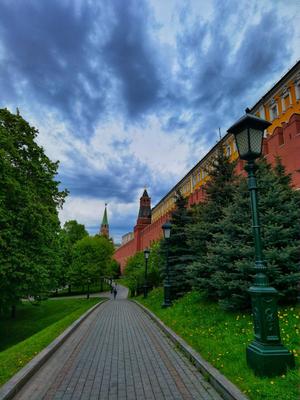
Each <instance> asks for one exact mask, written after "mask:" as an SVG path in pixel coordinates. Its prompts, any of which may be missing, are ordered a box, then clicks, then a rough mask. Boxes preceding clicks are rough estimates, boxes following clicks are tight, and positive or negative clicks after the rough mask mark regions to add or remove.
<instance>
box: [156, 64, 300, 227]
mask: <svg viewBox="0 0 300 400" xmlns="http://www.w3.org/2000/svg"><path fill="white" fill-rule="evenodd" d="M250 112H251V113H252V114H255V115H257V116H258V117H260V118H263V119H266V120H268V121H270V122H272V125H271V126H270V127H269V128H268V129H267V131H266V135H272V133H273V132H274V130H275V128H277V127H281V126H282V125H283V124H284V123H287V122H288V121H289V119H290V117H291V116H292V115H293V114H295V113H299V114H300V61H298V62H297V63H296V64H295V65H294V66H293V67H292V68H291V69H290V70H289V71H288V72H287V73H286V74H285V75H284V76H283V77H282V78H281V79H280V80H279V81H278V82H277V83H276V84H275V85H274V86H273V87H272V88H271V89H270V90H269V91H268V92H267V93H266V94H265V95H264V96H263V97H262V98H261V99H260V100H259V101H258V102H257V103H256V104H255V105H254V106H253V107H252V108H251V109H250ZM220 145H223V147H224V151H225V152H226V154H227V155H228V156H229V157H230V158H231V159H232V160H235V159H237V158H238V153H237V149H236V146H235V142H234V138H233V136H232V135H230V134H228V133H227V134H226V135H225V136H224V137H223V138H222V139H221V140H220V141H219V142H218V143H217V144H216V145H215V146H214V147H213V148H212V149H211V150H210V151H209V152H208V153H207V154H206V155H205V156H204V157H203V158H202V160H200V161H199V162H198V163H197V164H196V165H195V166H194V167H193V168H192V169H191V170H190V171H189V172H188V173H187V174H186V175H185V176H184V177H183V178H182V179H181V180H180V181H179V182H178V183H177V184H176V185H175V186H174V187H173V188H172V189H171V190H170V191H169V192H168V193H167V194H166V196H164V197H163V198H162V199H161V200H160V201H159V202H158V204H157V205H156V206H155V207H154V208H153V209H152V219H151V223H154V222H155V221H157V220H158V219H160V218H161V217H163V216H164V215H165V214H167V213H168V212H170V211H171V210H172V209H173V208H174V196H175V193H176V191H177V190H180V191H181V193H182V194H183V195H184V196H186V197H190V198H191V197H192V196H193V195H194V194H195V192H197V191H199V189H201V187H202V186H203V185H204V184H205V182H206V181H207V179H208V178H209V177H208V174H207V167H208V166H209V164H210V163H211V161H212V159H213V158H214V157H215V154H216V150H217V147H218V146H220ZM299 157H300V156H299Z"/></svg>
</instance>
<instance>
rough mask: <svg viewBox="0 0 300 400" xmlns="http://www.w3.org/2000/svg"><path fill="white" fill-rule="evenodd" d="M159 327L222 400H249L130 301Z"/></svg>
mask: <svg viewBox="0 0 300 400" xmlns="http://www.w3.org/2000/svg"><path fill="white" fill-rule="evenodd" d="M131 301H132V302H134V303H135V304H137V305H138V306H139V307H141V308H142V310H143V311H144V312H145V313H146V314H148V315H149V317H150V318H151V319H152V320H153V321H154V322H155V323H156V324H157V325H158V326H159V327H160V329H161V330H162V331H163V332H164V333H165V334H166V335H167V336H168V337H169V338H170V339H171V340H172V342H173V343H174V344H176V346H178V347H179V348H180V350H181V351H182V352H183V353H184V354H185V355H186V356H187V358H188V359H189V360H190V361H191V362H192V363H193V364H194V365H195V366H196V368H197V369H198V370H199V371H200V372H201V373H202V374H203V376H204V377H205V378H207V380H208V382H209V383H210V384H211V385H212V386H213V387H214V388H215V389H216V391H217V392H218V393H219V394H220V395H221V396H222V397H223V399H224V400H249V399H248V397H246V396H245V395H244V394H243V393H242V392H241V391H240V390H239V389H238V388H237V387H236V386H235V385H234V384H233V383H232V382H230V381H229V380H228V379H227V378H226V377H225V376H224V375H222V374H221V373H220V372H219V371H218V370H217V369H216V368H215V367H213V366H212V365H211V364H210V363H209V362H207V361H206V360H204V358H202V357H201V355H200V354H199V353H197V352H196V351H195V350H194V349H193V348H192V347H191V346H189V345H188V344H187V343H186V342H185V341H184V340H183V339H181V337H179V336H178V335H177V334H176V333H175V332H173V331H172V330H171V329H170V328H169V327H167V326H166V325H165V324H164V323H163V322H162V321H161V320H160V319H159V318H158V317H157V316H156V315H155V314H153V313H152V312H151V311H150V310H149V309H148V308H146V307H145V306H143V305H142V304H140V303H138V302H137V301H135V300H131ZM0 400H1V399H0Z"/></svg>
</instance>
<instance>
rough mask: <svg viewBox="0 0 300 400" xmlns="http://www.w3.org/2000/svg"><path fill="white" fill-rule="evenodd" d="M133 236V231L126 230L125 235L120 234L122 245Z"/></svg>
mask: <svg viewBox="0 0 300 400" xmlns="http://www.w3.org/2000/svg"><path fill="white" fill-rule="evenodd" d="M133 238H134V233H133V232H128V233H125V235H123V236H122V246H123V244H125V243H127V242H130V240H132V239H133Z"/></svg>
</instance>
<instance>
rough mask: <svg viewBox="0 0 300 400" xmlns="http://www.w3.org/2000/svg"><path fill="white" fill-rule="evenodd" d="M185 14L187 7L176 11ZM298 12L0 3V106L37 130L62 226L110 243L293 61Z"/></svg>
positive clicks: (170, 4) (119, 0)
mask: <svg viewBox="0 0 300 400" xmlns="http://www.w3.org/2000/svg"><path fill="white" fill-rule="evenodd" d="M183 4H184V5H183ZM299 11H300V10H299V2H298V1H297V0H294V1H293V0H291V1H290V2H289V5H288V6H287V5H286V2H284V1H277V2H272V1H271V0H270V1H269V0H264V1H258V0H257V1H253V2H250V3H249V2H248V1H246V0H244V1H241V0H240V1H237V0H230V1H228V2H224V1H221V0H219V1H217V0H216V1H214V0H211V1H205V2H199V1H196V0H190V1H186V2H181V1H177V0H165V1H163V2H162V1H159V0H149V1H147V0H126V1H123V0H102V1H96V0H82V1H81V0H52V1H48V2H45V1H40V0H26V1H21V2H20V1H17V0H2V1H1V13H0V93H1V96H0V99H1V102H0V106H1V107H7V108H9V109H10V110H11V111H15V109H16V107H18V108H19V109H20V111H21V114H22V115H23V116H24V117H25V118H26V119H27V120H28V121H29V122H30V123H31V124H33V125H34V126H36V127H37V128H38V129H39V131H40V134H39V137H38V141H39V143H40V144H42V145H43V146H44V148H45V150H46V152H47V154H48V155H49V157H51V159H53V160H60V168H59V179H60V180H61V185H62V187H67V188H68V189H69V190H70V196H69V198H68V199H67V202H66V204H65V207H64V210H63V211H62V213H61V219H62V221H65V220H67V219H77V220H78V221H79V222H81V223H84V224H85V225H86V226H87V228H88V229H89V230H90V232H91V233H95V232H96V231H97V230H98V229H99V224H100V221H101V216H102V213H103V208H104V203H105V202H108V203H109V219H110V226H111V233H112V235H113V236H114V238H115V239H116V240H117V241H118V240H120V237H121V235H122V234H124V233H126V232H127V231H129V230H131V229H132V226H133V225H134V223H135V219H136V215H137V211H138V210H137V207H138V199H139V196H140V195H141V193H142V190H143V187H144V186H145V185H146V186H147V187H148V190H149V192H150V195H151V196H152V200H153V203H155V202H157V201H158V200H159V199H160V198H161V197H162V196H163V195H164V194H165V193H166V192H167V191H168V190H169V189H170V188H171V187H172V186H173V185H174V184H175V183H176V182H177V181H178V180H179V179H180V178H181V177H182V176H183V174H184V173H186V172H187V171H188V169H189V168H191V167H192V166H193V164H194V163H196V162H197V161H198V160H199V159H200V158H201V157H202V156H203V155H204V154H205V153H206V151H207V150H208V149H209V148H210V147H211V146H212V145H213V144H215V142H216V140H217V138H218V134H217V132H218V129H219V128H220V129H221V132H222V133H225V131H226V129H227V128H228V126H229V125H230V123H232V122H233V121H234V120H235V119H236V118H237V117H239V116H240V115H241V114H242V113H243V110H244V109H245V108H246V107H247V106H251V105H252V104H254V103H255V102H256V101H257V100H258V99H259V98H260V96H262V95H263V94H264V92H265V91H266V90H267V89H268V88H269V87H270V86H271V85H272V84H273V83H274V82H275V81H276V80H277V79H278V78H279V77H280V75H282V73H283V72H285V71H286V70H287V69H288V68H289V67H290V66H291V65H292V64H293V63H294V62H295V61H296V60H297V58H299V26H298V25H297V20H296V18H295V15H297V13H299Z"/></svg>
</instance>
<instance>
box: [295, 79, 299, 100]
mask: <svg viewBox="0 0 300 400" xmlns="http://www.w3.org/2000/svg"><path fill="white" fill-rule="evenodd" d="M295 89H296V99H297V100H300V82H297V83H296V86H295Z"/></svg>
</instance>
